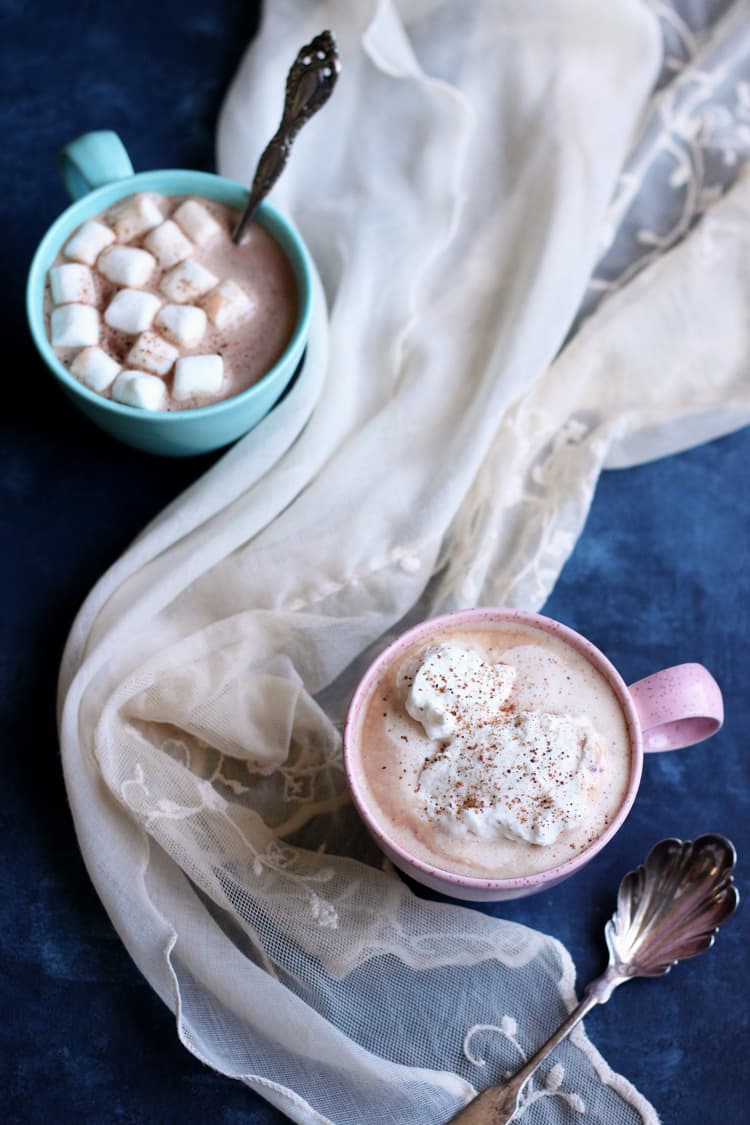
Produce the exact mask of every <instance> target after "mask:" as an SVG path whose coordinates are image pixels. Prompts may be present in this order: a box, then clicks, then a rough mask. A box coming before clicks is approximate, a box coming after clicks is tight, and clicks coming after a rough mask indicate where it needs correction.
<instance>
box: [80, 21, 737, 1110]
mask: <svg viewBox="0 0 750 1125" xmlns="http://www.w3.org/2000/svg"><path fill="white" fill-rule="evenodd" d="M747 14H748V13H747V5H746V4H745V3H740V4H730V3H726V2H725V3H721V4H720V3H713V4H710V3H708V4H700V3H683V4H675V5H674V6H669V5H666V4H659V3H653V4H646V3H643V2H640V0H609V2H608V3H606V4H603V3H601V0H570V2H562V0H515V2H513V0H466V2H465V3H464V2H461V3H457V2H454V3H451V2H449V0H401V2H398V3H397V2H396V0H379V2H376V0H338V2H333V0H318V2H312V0H273V2H272V3H271V2H269V3H268V4H267V5H266V6H265V16H264V21H263V25H262V28H261V31H260V33H259V36H258V38H257V40H256V41H255V42H254V43H253V44H252V46H251V48H250V49H249V51H248V53H247V56H246V58H245V59H244V61H243V64H242V67H241V69H240V71H239V74H238V75H237V77H236V80H235V82H234V84H233V86H232V88H231V90H230V92H229V95H228V98H227V101H226V104H225V106H224V110H223V113H222V117H221V121H220V126H219V137H218V166H219V170H220V171H221V172H222V173H224V174H225V175H228V176H230V177H232V178H235V179H237V180H239V181H240V182H242V183H249V181H250V179H251V175H252V170H253V167H254V162H255V160H256V158H257V156H258V154H259V152H260V150H261V149H262V147H263V145H264V144H265V142H266V140H267V139H268V137H269V136H270V135H271V134H272V132H273V131H274V130H275V128H276V125H277V123H278V119H279V116H280V110H281V102H282V90H283V82H284V77H285V75H286V71H287V68H288V67H289V65H290V63H291V61H292V59H293V58H294V56H295V54H296V52H297V50H298V48H299V47H300V46H301V44H302V43H304V42H306V41H308V40H309V39H310V38H311V37H312V36H313V35H314V34H316V33H317V32H318V31H320V30H322V29H323V28H325V27H330V28H332V29H333V30H334V32H335V33H336V35H337V38H338V42H339V45H340V49H341V55H342V63H343V71H342V75H341V78H340V82H339V86H338V88H337V90H336V92H335V94H334V96H333V98H332V100H331V102H330V103H329V104H328V105H327V106H326V108H325V110H324V111H322V112H321V114H320V116H319V117H317V118H316V119H315V121H313V122H312V123H311V124H310V125H308V126H307V127H306V128H305V130H304V131H303V133H302V134H301V136H300V138H299V140H298V142H297V145H296V147H295V151H294V153H293V155H292V158H291V161H290V164H289V167H288V169H287V171H286V172H285V173H284V176H283V178H282V180H281V181H280V182H279V184H278V185H277V187H276V188H275V189H274V192H273V200H274V202H275V203H276V204H277V205H279V206H280V207H282V208H283V209H284V210H286V211H287V212H288V213H289V214H291V216H292V217H293V218H294V220H295V221H296V223H297V224H298V225H299V227H300V229H301V231H302V233H303V235H304V237H305V238H306V240H307V242H308V244H309V246H310V248H311V251H312V253H313V256H314V258H315V260H316V263H317V265H318V268H319V271H320V277H321V281H322V287H321V286H319V287H318V289H317V292H316V312H315V318H314V321H315V322H314V327H313V332H312V336H311V340H310V345H309V348H308V353H307V359H306V363H305V367H304V370H303V371H302V372H301V374H300V376H299V378H298V380H297V382H296V383H295V385H294V388H293V390H292V391H291V393H290V394H289V395H288V396H287V397H286V398H285V399H284V401H283V402H282V403H281V404H280V405H279V406H278V407H277V408H276V409H275V410H274V411H272V413H271V414H270V415H269V417H268V418H267V419H266V420H265V421H264V422H263V423H262V424H261V425H260V426H259V427H258V428H257V429H256V430H255V431H254V432H253V433H251V434H250V435H248V436H247V437H246V438H245V439H244V440H242V441H241V442H239V444H238V445H236V446H235V447H234V448H233V449H232V450H231V451H230V452H228V453H227V454H226V455H225V456H224V457H223V458H222V459H220V460H219V461H218V463H217V464H216V465H215V466H214V467H213V468H212V469H211V470H210V471H209V472H208V473H207V474H206V475H205V476H204V477H203V478H202V479H201V480H199V481H198V482H197V483H196V484H195V485H194V486H193V487H192V488H191V489H189V490H188V492H187V493H185V495H183V496H182V497H180V498H179V499H178V500H177V501H176V502H175V503H173V504H172V505H170V507H169V508H167V510H166V511H164V512H163V513H162V514H161V515H160V516H159V517H158V518H157V519H156V520H155V521H154V522H153V523H152V524H151V525H150V526H149V527H147V528H146V529H145V531H144V532H143V533H142V534H141V536H140V537H139V538H138V539H137V540H136V542H135V543H134V544H133V545H132V547H131V548H130V549H129V550H128V551H127V552H126V554H125V555H124V556H123V557H122V558H121V559H120V560H119V561H118V562H117V563H116V565H115V566H114V567H112V569H111V570H110V571H109V572H108V573H107V574H106V575H105V576H104V578H102V580H101V581H100V583H99V584H98V585H97V586H96V588H95V589H94V591H93V592H92V593H91V595H90V597H89V598H88V600H87V602H86V603H85V605H84V607H83V609H82V610H81V613H80V615H79V617H78V619H77V621H76V623H75V626H74V628H73V631H72V634H71V637H70V641H69V644H68V647H67V651H66V654H65V658H64V662H63V668H62V673H61V682H60V729H61V741H62V749H63V763H64V769H65V778H66V784H67V788H68V793H69V797H70V802H71V806H72V810H73V815H74V818H75V822H76V827H77V831H78V837H79V841H80V846H81V849H82V852H83V854H84V857H85V859H86V863H87V865H88V869H89V872H90V874H91V877H92V879H93V881H94V883H95V885H96V888H97V890H98V893H99V894H100V896H101V898H102V901H103V902H104V904H105V906H106V908H107V910H108V912H109V915H110V917H111V919H112V921H113V923H114V925H115V926H116V928H117V930H118V932H119V934H120V936H121V937H122V940H123V941H124V942H125V944H126V946H127V948H128V950H129V952H130V953H131V955H132V957H133V958H134V960H135V962H136V963H137V964H138V966H139V968H140V969H141V970H142V972H143V973H144V974H145V976H146V978H147V979H148V980H149V982H150V983H151V985H152V986H153V987H154V989H155V990H156V991H157V992H158V994H159V995H160V996H161V997H162V999H163V1000H164V1001H165V1003H166V1004H168V1005H169V1006H170V1007H171V1008H172V1010H173V1011H174V1012H175V1015H176V1020H177V1030H178V1033H179V1035H180V1038H181V1039H182V1041H183V1043H184V1044H185V1045H186V1046H187V1047H188V1048H189V1049H190V1050H191V1051H193V1052H194V1054H195V1055H197V1056H198V1057H199V1058H200V1059H202V1060H204V1061H205V1062H207V1063H209V1064H210V1065H211V1066H212V1067H214V1068H216V1069H217V1070H219V1071H222V1072H223V1073H225V1074H227V1075H232V1076H235V1077H237V1078H239V1079H241V1080H242V1081H243V1082H245V1083H247V1084H248V1085H249V1086H251V1087H253V1088H254V1089H255V1090H258V1091H259V1092H260V1093H262V1094H263V1095H264V1096H265V1097H266V1098H268V1099H269V1100H270V1101H271V1102H273V1103H274V1104H275V1105H276V1106H278V1107H279V1108H280V1109H281V1110H282V1111H283V1112H284V1113H285V1114H287V1115H288V1116H289V1117H290V1118H291V1119H293V1120H294V1121H298V1122H320V1123H323V1122H326V1123H333V1125H378V1123H381V1122H382V1123H385V1122H388V1123H399V1125H413V1123H414V1122H419V1123H420V1125H439V1123H442V1122H446V1121H447V1120H448V1119H449V1118H450V1116H451V1115H452V1114H453V1113H454V1112H455V1111H456V1110H457V1109H458V1107H459V1106H460V1105H461V1104H462V1103H463V1102H465V1101H466V1100H468V1099H469V1098H470V1097H471V1096H472V1095H473V1093H474V1092H475V1091H477V1090H479V1089H481V1088H483V1087H484V1086H485V1085H487V1084H488V1083H490V1082H492V1081H495V1080H497V1079H499V1078H500V1077H501V1076H502V1075H503V1074H504V1073H507V1072H511V1071H514V1070H516V1069H517V1068H518V1066H519V1064H520V1063H521V1062H522V1061H523V1060H524V1058H526V1057H528V1056H529V1055H530V1053H532V1052H533V1051H534V1049H535V1048H536V1047H537V1046H538V1045H539V1043H540V1042H541V1041H542V1040H543V1039H544V1038H545V1037H546V1036H547V1035H548V1034H549V1032H551V1031H552V1030H553V1028H554V1027H555V1026H556V1025H557V1023H558V1022H559V1021H560V1019H561V1017H562V1016H563V1015H564V1014H565V1012H566V1011H567V1009H568V1008H569V1007H570V1005H571V1004H572V1003H573V999H574V993H573V985H574V971H573V965H572V962H571V960H570V957H569V955H568V953H567V952H566V950H565V949H564V948H563V947H562V946H561V945H560V944H559V943H558V942H557V941H555V940H554V939H553V938H550V937H547V936H544V935H542V934H539V933H536V932H534V931H532V930H529V929H526V928H524V927H523V926H520V925H516V924H511V923H509V922H506V921H503V920H502V919H497V918H492V917H487V916H485V915H483V914H482V913H481V912H479V911H477V910H473V909H469V908H463V907H459V906H455V905H445V904H440V903H434V902H428V901H424V900H422V899H420V898H418V897H417V896H415V895H414V894H413V893H412V892H411V891H410V890H409V889H408V888H407V887H406V886H405V884H404V883H403V882H402V881H401V879H400V878H399V877H398V875H396V874H395V873H394V872H393V871H392V870H390V869H388V867H387V865H383V863H382V861H381V858H380V856H379V854H378V852H377V850H376V848H375V847H374V845H373V844H371V843H370V842H369V839H368V838H367V836H366V833H365V832H364V830H363V829H362V827H361V825H360V824H359V822H358V819H357V817H356V815H354V813H353V811H352V809H351V806H350V803H349V801H348V798H347V795H346V787H345V783H344V777H343V773H342V766H341V738H340V732H341V725H342V719H343V715H344V712H345V707H346V702H347V699H348V697H349V695H350V693H351V690H352V686H353V685H354V683H355V682H356V678H357V675H358V673H360V672H361V670H362V668H363V667H364V665H365V663H366V661H367V660H368V659H369V658H370V657H371V656H372V655H373V653H374V652H375V651H377V649H378V648H379V647H380V646H382V645H383V644H384V643H385V641H386V640H387V639H388V638H389V637H391V636H393V635H394V634H395V632H397V631H398V629H399V628H400V627H402V625H403V622H404V620H405V619H408V620H416V619H417V618H419V617H422V616H425V615H428V614H430V613H433V612H436V611H437V610H438V609H443V608H449V607H454V606H468V605H473V604H476V603H486V604H491V603H496V604H509V605H513V606H522V607H525V608H527V609H538V608H540V607H541V606H542V604H543V602H544V600H545V598H546V596H547V595H548V593H549V591H550V590H551V588H552V586H553V584H554V582H555V579H556V577H557V575H558V573H559V571H560V568H561V567H562V565H563V563H564V562H565V559H566V558H567V556H568V554H569V553H570V551H571V549H572V547H573V545H574V543H575V541H576V537H577V536H578V534H579V532H580V530H581V527H582V525H583V523H584V520H585V518H586V513H587V510H588V506H589V503H590V500H591V495H592V492H593V489H594V486H595V482H596V479H597V476H598V473H599V471H600V470H601V469H602V467H607V466H610V467H611V466H627V465H631V464H635V463H638V462H641V461H644V460H647V459H649V458H652V457H658V456H661V455H664V454H666V453H669V452H672V451H674V450H677V449H681V448H685V447H687V446H689V445H691V444H694V443H696V442H699V441H703V440H706V439H707V438H710V437H713V436H715V435H717V434H720V433H724V432H727V431H729V430H731V429H733V428H736V427H738V426H740V425H743V424H744V423H745V422H747V421H748V419H749V418H750V393H749V391H748V379H747V371H748V364H749V363H750V319H748V317H747V308H748V307H749V303H750V222H749V221H748V220H749V218H750V179H748V177H747V176H745V175H743V174H742V173H740V174H738V170H739V169H740V166H741V164H742V160H743V159H744V156H745V155H746V151H747V148H748V135H749V133H748V131H749V130H750V86H748V83H747V77H748V76H747V73H746V72H747V69H748V44H747V39H748V33H747V25H748V21H747ZM571 1115H573V1117H574V1118H575V1119H576V1120H578V1119H580V1120H581V1122H582V1123H583V1125H585V1123H586V1122H587V1121H590V1122H592V1123H594V1122H597V1123H612V1125H628V1123H630V1122H633V1123H637V1122H641V1121H643V1122H655V1121H656V1120H657V1117H656V1114H655V1111H654V1110H653V1109H652V1108H651V1106H649V1105H648V1103H647V1102H646V1101H645V1100H644V1099H643V1098H642V1097H641V1096H640V1095H639V1094H638V1093H637V1091H635V1090H634V1089H633V1088H632V1087H631V1086H630V1085H629V1084H628V1082H627V1081H626V1080H625V1079H624V1078H622V1077H618V1076H616V1075H614V1074H613V1073H612V1072H611V1071H610V1070H609V1068H608V1067H607V1065H606V1063H605V1062H604V1060H603V1059H602V1058H601V1056H599V1054H598V1053H597V1052H596V1050H595V1048H594V1047H593V1045H592V1044H590V1043H589V1042H588V1040H587V1038H586V1036H585V1033H584V1032H583V1030H582V1029H579V1030H578V1031H577V1032H576V1033H575V1034H574V1036H573V1037H572V1039H571V1041H569V1042H568V1043H566V1044H565V1045H563V1046H561V1047H560V1048H559V1050H558V1051H557V1052H556V1053H555V1055H554V1056H553V1058H552V1059H550V1060H549V1061H548V1063H547V1064H546V1065H545V1066H544V1067H543V1068H542V1070H541V1072H540V1073H539V1074H538V1075H537V1076H536V1077H535V1079H534V1080H533V1081H532V1082H531V1084H530V1086H529V1087H528V1089H527V1091H526V1094H525V1098H524V1104H523V1106H522V1108H521V1110H520V1112H519V1120H524V1121H527V1122H529V1125H535V1123H540V1122H544V1123H556V1122H569V1121H570V1120H571V1119H572V1117H571Z"/></svg>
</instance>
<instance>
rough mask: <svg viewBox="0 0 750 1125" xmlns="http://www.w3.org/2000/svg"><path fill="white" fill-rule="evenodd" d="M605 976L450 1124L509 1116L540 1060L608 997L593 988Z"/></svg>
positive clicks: (479, 1124)
mask: <svg viewBox="0 0 750 1125" xmlns="http://www.w3.org/2000/svg"><path fill="white" fill-rule="evenodd" d="M607 972H609V970H607ZM606 976H607V973H605V974H604V976H602V977H599V978H598V980H596V981H592V982H591V984H590V985H589V986H588V988H587V989H586V994H585V995H584V997H583V1000H581V1002H580V1004H579V1005H578V1007H577V1008H574V1009H573V1011H572V1012H571V1013H570V1015H569V1016H568V1018H567V1019H566V1020H565V1021H564V1023H561V1024H560V1026H559V1027H558V1029H557V1031H555V1032H553V1034H552V1035H550V1037H549V1039H548V1040H547V1042H546V1043H544V1044H542V1046H541V1047H540V1048H539V1050H538V1051H537V1052H536V1054H535V1055H532V1057H531V1058H530V1059H529V1061H528V1062H527V1063H526V1065H525V1066H524V1067H523V1068H522V1069H521V1070H519V1071H518V1073H517V1074H514V1075H513V1077H512V1078H510V1079H509V1080H508V1081H507V1082H504V1083H503V1084H502V1085H499V1086H488V1087H487V1089H486V1090H483V1091H482V1093H481V1094H479V1095H478V1096H477V1097H476V1098H475V1099H474V1101H473V1102H470V1103H469V1105H468V1106H467V1107H466V1109H462V1110H460V1111H459V1113H458V1114H457V1115H456V1116H455V1117H454V1118H453V1119H452V1122H451V1125H453V1122H455V1125H458V1123H459V1122H460V1123H461V1125H506V1123H507V1122H508V1121H510V1120H511V1119H512V1118H513V1115H514V1113H515V1112H516V1109H517V1108H518V1097H519V1095H520V1093H521V1091H522V1090H523V1088H524V1086H525V1085H526V1083H527V1082H528V1080H529V1079H530V1078H531V1076H532V1074H533V1073H534V1071H535V1070H536V1069H537V1067H538V1066H540V1064H541V1063H543V1062H544V1060H545V1059H546V1058H547V1055H550V1054H551V1053H552V1052H553V1051H554V1049H555V1047H557V1045H558V1044H559V1043H562V1041H563V1039H566V1038H567V1037H568V1035H570V1033H571V1031H572V1030H573V1028H574V1027H575V1026H576V1024H577V1023H580V1022H581V1020H582V1019H583V1017H584V1016H585V1015H588V1013H589V1012H590V1011H591V1009H592V1008H593V1007H594V1006H595V1005H596V1004H603V1003H604V1002H605V1001H606V1000H608V999H609V996H601V995H599V994H598V991H597V988H598V986H599V985H601V984H602V983H603V982H604V980H605V978H606ZM617 983H620V982H619V981H618V982H617ZM610 994H611V990H610Z"/></svg>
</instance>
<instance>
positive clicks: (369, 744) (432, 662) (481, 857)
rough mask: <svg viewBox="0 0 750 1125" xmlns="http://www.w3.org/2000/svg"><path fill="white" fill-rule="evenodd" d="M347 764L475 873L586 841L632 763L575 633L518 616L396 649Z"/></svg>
mask: <svg viewBox="0 0 750 1125" xmlns="http://www.w3.org/2000/svg"><path fill="white" fill-rule="evenodd" d="M352 743H353V745H354V746H355V747H356V750H355V752H354V754H353V756H352V762H351V764H350V768H351V769H352V770H353V772H354V774H355V775H356V778H357V782H358V785H359V786H360V787H361V789H362V791H363V794H365V795H366V801H367V805H368V808H369V809H370V810H371V812H372V815H373V816H374V818H375V819H376V821H377V823H378V824H379V826H380V828H381V830H382V831H383V832H384V834H385V835H386V837H387V838H388V839H389V840H390V841H391V842H392V843H393V844H395V845H396V846H397V847H400V848H401V849H402V850H403V851H405V852H406V853H407V854H408V855H410V856H413V857H414V858H415V859H417V860H421V861H422V862H424V863H427V864H430V865H432V866H434V867H437V868H439V869H441V870H444V871H449V872H453V873H456V874H459V875H467V876H475V877H477V878H489V879H502V878H515V877H523V876H528V875H532V874H536V873H538V872H541V871H547V870H549V869H551V868H553V867H557V866H558V865H559V864H561V863H564V862H565V861H567V860H569V859H571V858H573V857H574V856H576V855H578V854H579V853H581V852H583V851H585V850H586V848H588V847H589V846H590V845H591V844H592V843H593V842H594V841H595V840H597V839H598V838H599V837H600V836H601V835H602V834H603V833H604V831H605V830H606V828H607V826H608V825H609V824H610V823H611V821H612V820H613V819H614V817H615V815H616V813H617V811H618V809H619V808H620V807H621V805H622V803H623V800H624V798H625V795H626V791H627V788H628V783H629V779H630V773H631V744H630V737H629V734H628V728H627V723H626V720H625V716H624V714H623V709H622V706H621V704H620V702H619V701H618V699H617V696H616V694H615V692H614V690H613V688H612V687H611V685H610V683H609V682H608V681H607V679H606V678H605V677H604V676H603V674H602V673H601V672H599V671H598V670H597V669H596V668H595V667H594V666H593V664H591V663H590V661H588V660H587V659H586V657H585V656H583V655H582V654H581V653H580V652H578V651H577V650H576V649H575V648H573V647H572V645H570V644H568V643H566V642H565V641H564V640H563V639H561V637H559V636H555V635H552V634H551V633H548V632H547V631H545V630H544V629H542V628H536V627H534V626H531V625H525V624H520V623H514V622H507V623H502V622H498V623H485V624H478V625H477V626H475V627H474V626H472V627H471V628H467V627H465V626H456V627H451V626H450V625H446V626H443V627H441V628H440V629H439V631H436V632H435V633H434V634H433V635H432V636H430V637H429V638H425V637H424V636H423V637H422V638H421V639H419V640H417V641H415V642H414V643H413V645H412V646H411V647H409V648H408V649H406V650H405V651H402V652H401V653H400V654H399V656H398V658H397V659H394V660H393V661H391V662H389V663H387V664H386V665H385V666H384V667H383V669H382V671H381V673H380V675H379V677H378V678H377V679H376V681H375V682H374V684H373V686H372V688H371V690H370V693H369V696H368V697H367V699H366V700H365V702H364V706H363V707H362V710H361V720H360V722H359V726H358V729H357V731H356V733H355V734H354V737H353V739H352Z"/></svg>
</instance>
